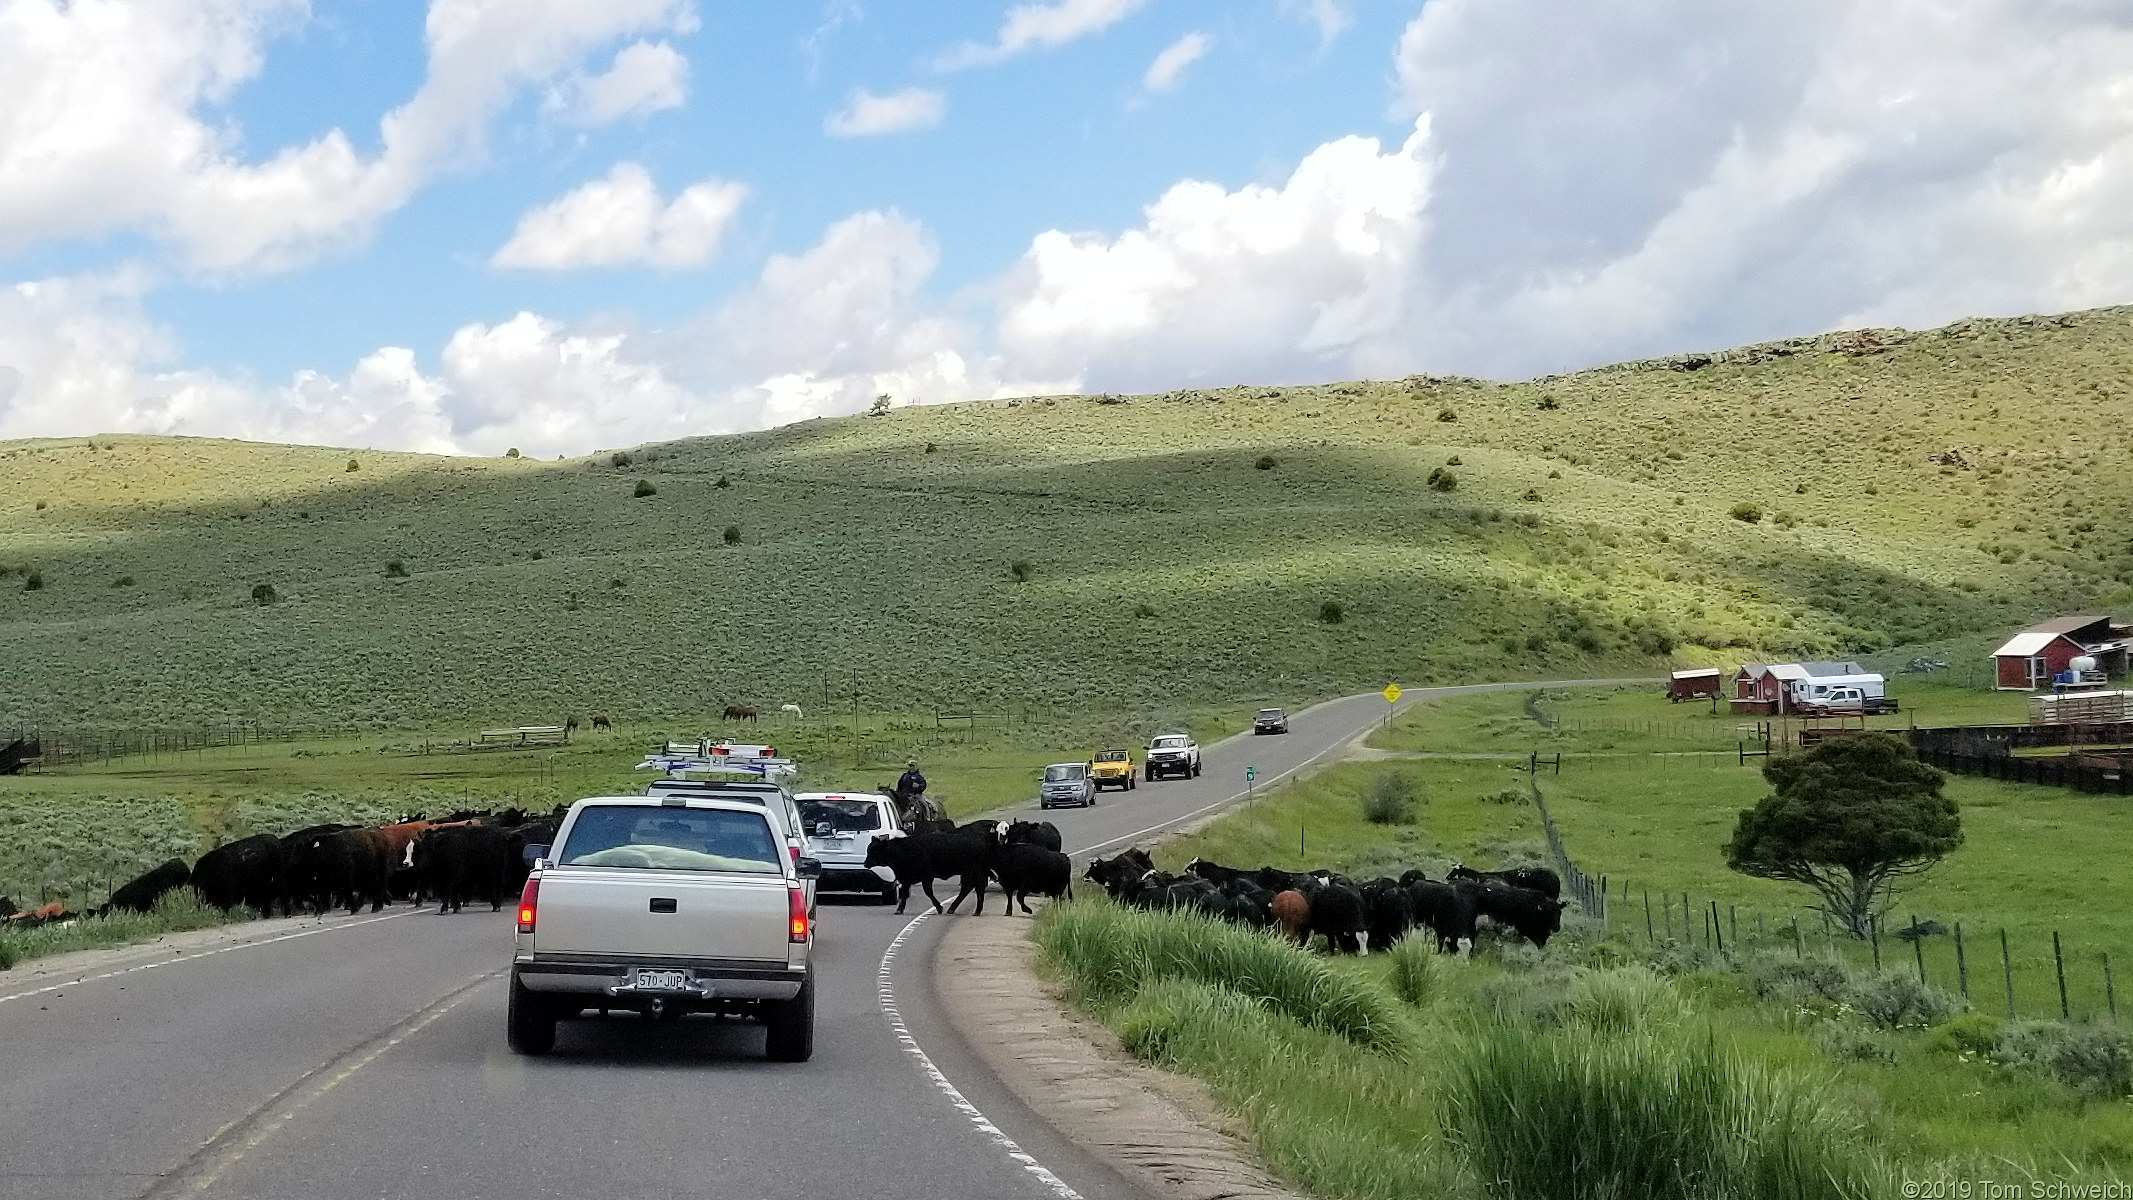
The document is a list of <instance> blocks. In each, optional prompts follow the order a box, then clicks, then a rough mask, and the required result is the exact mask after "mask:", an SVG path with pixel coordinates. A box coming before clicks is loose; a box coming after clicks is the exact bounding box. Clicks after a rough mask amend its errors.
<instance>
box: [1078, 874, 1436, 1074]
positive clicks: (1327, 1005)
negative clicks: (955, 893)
mask: <svg viewBox="0 0 2133 1200" xmlns="http://www.w3.org/2000/svg"><path fill="white" fill-rule="evenodd" d="M1036 937H1037V945H1038V947H1039V948H1040V949H1041V950H1042V951H1043V953H1044V955H1045V956H1046V958H1047V959H1048V960H1050V962H1051V963H1052V964H1054V965H1055V966H1057V967H1058V968H1059V969H1060V970H1061V971H1063V972H1064V973H1065V974H1066V975H1067V976H1068V977H1069V978H1070V979H1071V980H1072V981H1073V984H1074V987H1075V988H1076V990H1078V991H1079V992H1081V993H1082V994H1083V995H1084V996H1087V997H1089V998H1091V999H1094V1000H1097V1001H1100V1002H1105V1003H1119V1002H1123V1001H1127V1000H1130V999H1131V998H1132V997H1133V996H1134V995H1135V994H1136V993H1138V992H1139V991H1140V989H1141V988H1142V987H1143V986H1144V985H1146V984H1148V983H1152V982H1154V981H1157V980H1163V979H1187V980H1196V981H1198V982H1201V983H1205V984H1213V985H1220V986H1225V987H1229V988H1231V989H1234V990H1235V991H1236V992H1238V993H1239V994H1240V995H1243V996H1247V997H1249V998H1251V999H1253V1000H1256V1001H1258V1002H1261V1003H1263V1004H1265V1005H1266V1006H1267V1007H1268V1008H1269V1009H1270V1010H1272V1011H1274V1012H1278V1013H1282V1014H1284V1015H1286V1016H1288V1017H1291V1018H1293V1019H1295V1020H1296V1021H1298V1022H1300V1023H1302V1024H1304V1025H1308V1026H1310V1027H1312V1028H1314V1029H1317V1030H1320V1031H1322V1032H1325V1033H1331V1034H1335V1035H1337V1036H1339V1037H1343V1038H1346V1039H1348V1040H1349V1041H1351V1042H1354V1043H1356V1044H1357V1045H1360V1046H1364V1047H1367V1048H1369V1049H1373V1050H1380V1051H1386V1052H1404V1051H1405V1050H1406V1049H1407V1045H1408V1029H1407V1026H1406V1024H1405V1023H1404V1021H1403V1020H1402V1019H1401V1017H1400V1014H1399V1009H1398V1008H1397V1006H1396V1003H1395V1001H1394V1000H1393V998H1392V997H1391V996H1389V995H1387V994H1386V993H1385V992H1384V991H1383V990H1381V989H1379V988H1377V987H1375V986H1373V985H1371V984H1370V983H1368V982H1365V981H1363V980H1360V979H1356V978H1354V977H1352V976H1348V975H1345V974H1342V973H1341V972H1338V971H1336V970H1334V969H1333V968H1332V967H1331V966H1330V965H1328V964H1327V963H1326V962H1325V960H1323V959H1320V958H1318V957H1316V956H1314V955H1311V954H1308V953H1306V952H1305V951H1303V950H1301V949H1298V948H1297V947H1295V946H1292V945H1289V944H1287V943H1285V942H1281V941H1277V940H1276V939H1275V938H1273V937H1271V936H1269V935H1266V934H1261V933H1256V932H1253V931H1251V930H1246V929H1239V928H1237V927H1236V926H1234V925H1227V924H1223V923H1221V922H1218V921H1215V920H1213V919H1211V918H1208V917H1202V916H1198V915H1192V914H1185V913H1159V912H1142V911H1138V910H1132V909H1124V908H1120V907H1118V906H1117V905H1114V904H1110V903H1107V902H1101V901H1099V902H1089V901H1072V900H1069V901H1063V902H1060V903H1055V904H1052V905H1050V906H1049V907H1047V908H1046V909H1045V910H1044V913H1043V914H1042V915H1041V916H1040V917H1039V918H1038V921H1037V931H1036Z"/></svg>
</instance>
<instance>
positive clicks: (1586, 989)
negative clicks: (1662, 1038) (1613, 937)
mask: <svg viewBox="0 0 2133 1200" xmlns="http://www.w3.org/2000/svg"><path fill="white" fill-rule="evenodd" d="M1568 1001H1569V1003H1568V1007H1569V1010H1570V1016H1571V1018H1572V1019H1573V1020H1575V1021H1577V1022H1578V1023H1579V1024H1581V1025H1584V1026H1586V1027H1587V1028H1589V1029H1591V1030H1592V1031H1593V1032H1595V1033H1600V1034H1606V1035H1609V1036H1613V1037H1623V1036H1627V1035H1630V1034H1636V1033H1657V1032H1660V1031H1663V1030H1665V1029H1667V1028H1669V1027H1670V1026H1673V1025H1676V1024H1679V1023H1680V1021H1681V1020H1682V1018H1683V1017H1684V1016H1686V1015H1687V1008H1686V1007H1685V1006H1684V1005H1683V1003H1682V1000H1681V994H1680V993H1678V992H1676V991H1675V990H1674V985H1672V984H1670V983H1668V982H1667V981H1666V980H1665V979H1662V978H1660V976H1659V975H1658V973H1656V972H1654V971H1653V970H1652V969H1651V968H1649V967H1643V966H1623V967H1615V968H1613V969H1611V970H1606V971H1580V972H1579V973H1578V974H1577V976H1576V978H1575V979H1574V980H1573V981H1572V982H1571V985H1570V993H1569V997H1568Z"/></svg>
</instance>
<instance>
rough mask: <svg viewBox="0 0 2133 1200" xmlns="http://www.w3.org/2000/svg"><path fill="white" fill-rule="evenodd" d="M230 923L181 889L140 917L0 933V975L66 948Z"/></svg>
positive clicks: (242, 914)
mask: <svg viewBox="0 0 2133 1200" xmlns="http://www.w3.org/2000/svg"><path fill="white" fill-rule="evenodd" d="M251 916H252V914H251V912H250V910H249V909H244V910H239V912H238V913H237V914H236V915H235V919H237V920H247V919H250V917H251ZM231 919H232V916H231V914H227V913H224V912H223V911H222V910H221V909H219V908H213V907H210V906H208V905H205V904H202V903H200V901H199V899H198V898H197V897H195V896H194V895H193V894H192V892H191V891H190V890H188V889H183V888H181V889H179V890H178V891H175V892H172V893H169V894H168V895H165V896H164V897H163V898H162V900H160V901H159V902H157V904H156V906H155V907H154V908H153V909H150V910H149V911H147V912H145V913H113V914H110V915H108V916H102V917H84V918H82V919H81V920H78V921H70V922H67V923H66V924H64V925H46V926H41V927H39V928H36V929H20V930H15V929H0V971H4V970H6V969H7V968H9V967H12V966H14V965H15V964H16V963H18V962H21V961H22V960H24V959H29V958H38V957H41V956H43V955H47V954H64V953H66V952H67V951H69V950H97V949H102V948H104V947H107V946H124V945H130V944H132V943H135V942H146V941H152V940H154V939H156V938H159V937H162V936H163V935H164V934H166V933H182V932H184V931H186V930H188V929H207V928H209V927H211V926H215V925H225V924H228V923H229V922H230V921H231Z"/></svg>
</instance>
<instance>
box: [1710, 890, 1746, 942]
mask: <svg viewBox="0 0 2133 1200" xmlns="http://www.w3.org/2000/svg"><path fill="white" fill-rule="evenodd" d="M1711 933H1712V936H1713V940H1715V941H1716V942H1717V943H1718V952H1719V953H1721V954H1723V953H1725V951H1726V933H1725V930H1723V929H1721V928H1719V925H1718V901H1716V900H1713V901H1711ZM1734 933H1735V935H1736V936H1735V937H1734V939H1733V940H1734V941H1736V942H1737V941H1739V940H1740V938H1739V937H1738V936H1737V935H1738V934H1739V933H1740V931H1739V930H1737V929H1736V930H1734Z"/></svg>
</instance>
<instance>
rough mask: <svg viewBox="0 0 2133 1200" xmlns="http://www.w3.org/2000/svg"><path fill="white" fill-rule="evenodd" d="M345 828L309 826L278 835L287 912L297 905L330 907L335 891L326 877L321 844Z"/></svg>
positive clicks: (313, 908) (327, 867)
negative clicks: (281, 835)
mask: <svg viewBox="0 0 2133 1200" xmlns="http://www.w3.org/2000/svg"><path fill="white" fill-rule="evenodd" d="M349 828H350V826H347V825H334V824H328V825H311V826H307V827H305V828H303V829H299V830H297V831H296V832H295V833H291V834H286V835H284V836H283V837H282V839H281V849H282V876H281V879H282V899H283V903H284V904H285V906H286V908H287V911H288V912H289V913H290V914H292V915H293V914H294V913H295V912H296V910H297V909H298V908H306V909H309V910H311V911H312V912H314V913H324V912H325V911H326V910H327V909H329V908H332V907H333V905H334V897H335V893H334V890H333V881H331V880H329V879H328V878H327V875H328V874H329V872H330V864H329V863H328V861H327V860H328V855H327V853H326V851H325V850H324V849H323V846H324V843H325V841H326V839H328V838H330V837H332V836H333V835H334V834H337V833H340V832H342V831H344V830H347V829H349Z"/></svg>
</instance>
